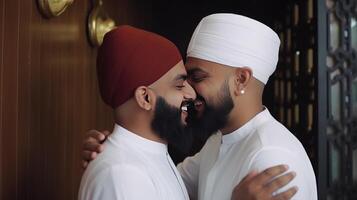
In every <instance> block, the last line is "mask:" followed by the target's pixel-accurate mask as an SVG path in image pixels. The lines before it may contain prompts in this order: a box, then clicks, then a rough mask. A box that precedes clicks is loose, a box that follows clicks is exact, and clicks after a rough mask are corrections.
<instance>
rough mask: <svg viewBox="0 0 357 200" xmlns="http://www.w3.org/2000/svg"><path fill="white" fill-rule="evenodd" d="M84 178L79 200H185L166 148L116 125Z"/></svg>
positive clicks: (181, 184)
mask: <svg viewBox="0 0 357 200" xmlns="http://www.w3.org/2000/svg"><path fill="white" fill-rule="evenodd" d="M104 147H105V148H104V149H105V150H104V152H103V153H100V154H99V155H98V157H97V158H96V159H95V160H94V161H92V162H91V163H90V164H89V165H88V168H87V169H86V171H85V173H84V174H83V177H82V181H81V186H80V190H79V198H78V199H79V200H104V199H105V200H115V199H120V200H122V199H123V200H138V199H145V200H187V199H188V194H187V191H186V188H185V185H184V183H183V181H182V178H181V176H180V175H179V173H178V171H177V169H176V167H175V165H174V164H173V162H172V160H171V158H170V156H169V155H168V152H167V146H166V145H164V144H161V143H158V142H154V141H151V140H147V139H145V138H142V137H140V136H138V135H136V134H134V133H131V132H130V131H128V130H126V129H124V128H123V127H120V126H118V125H115V128H114V131H113V133H112V134H111V135H110V136H109V138H108V140H107V141H106V142H105V143H104Z"/></svg>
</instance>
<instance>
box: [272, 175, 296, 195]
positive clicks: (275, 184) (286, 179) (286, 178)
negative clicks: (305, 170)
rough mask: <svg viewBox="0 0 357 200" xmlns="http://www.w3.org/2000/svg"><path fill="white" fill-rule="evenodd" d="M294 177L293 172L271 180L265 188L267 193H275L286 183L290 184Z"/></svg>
mask: <svg viewBox="0 0 357 200" xmlns="http://www.w3.org/2000/svg"><path fill="white" fill-rule="evenodd" d="M295 176H296V173H295V172H289V173H287V174H284V175H282V176H280V177H278V178H276V179H274V180H272V181H271V182H270V183H268V184H267V185H266V186H265V187H266V189H267V191H268V193H273V192H275V191H277V190H278V189H280V188H282V187H284V186H285V185H287V184H288V183H290V182H291V181H292V180H293V179H294V178H295Z"/></svg>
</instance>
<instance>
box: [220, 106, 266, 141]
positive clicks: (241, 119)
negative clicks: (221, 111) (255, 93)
mask: <svg viewBox="0 0 357 200" xmlns="http://www.w3.org/2000/svg"><path fill="white" fill-rule="evenodd" d="M263 110H264V106H263V104H262V102H261V101H260V102H256V103H252V102H247V104H244V103H243V102H241V103H240V104H239V105H235V106H234V108H233V109H232V111H231V112H230V114H229V116H228V121H227V124H226V126H225V127H224V128H222V129H221V130H220V131H221V132H222V134H223V135H226V134H229V133H232V132H233V131H235V130H237V129H239V128H240V127H242V126H243V125H244V124H246V123H247V122H249V121H250V120H251V119H253V118H254V117H255V116H256V115H257V114H258V113H260V112H262V111H263Z"/></svg>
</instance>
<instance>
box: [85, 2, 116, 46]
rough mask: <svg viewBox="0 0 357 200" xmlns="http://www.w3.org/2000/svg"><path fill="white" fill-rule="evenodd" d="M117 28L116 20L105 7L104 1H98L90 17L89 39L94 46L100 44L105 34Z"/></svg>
mask: <svg viewBox="0 0 357 200" xmlns="http://www.w3.org/2000/svg"><path fill="white" fill-rule="evenodd" d="M114 28H115V22H114V20H113V19H111V18H110V17H109V16H108V14H107V13H106V12H105V11H104V9H103V2H102V1H101V0H99V1H97V5H96V6H95V7H94V8H93V10H92V11H91V13H90V14H89V18H88V32H89V40H90V42H91V44H92V45H93V46H100V45H101V44H102V42H103V38H104V35H105V34H106V33H108V32H109V31H111V30H112V29H114Z"/></svg>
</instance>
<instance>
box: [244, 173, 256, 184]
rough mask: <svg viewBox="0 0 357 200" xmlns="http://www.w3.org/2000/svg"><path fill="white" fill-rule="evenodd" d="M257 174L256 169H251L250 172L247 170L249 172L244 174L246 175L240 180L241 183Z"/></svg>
mask: <svg viewBox="0 0 357 200" xmlns="http://www.w3.org/2000/svg"><path fill="white" fill-rule="evenodd" d="M258 174H259V172H257V171H251V172H249V174H248V175H246V176H245V177H244V178H243V179H242V180H241V183H244V182H247V181H250V180H251V179H252V178H254V177H255V176H257V175H258Z"/></svg>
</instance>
